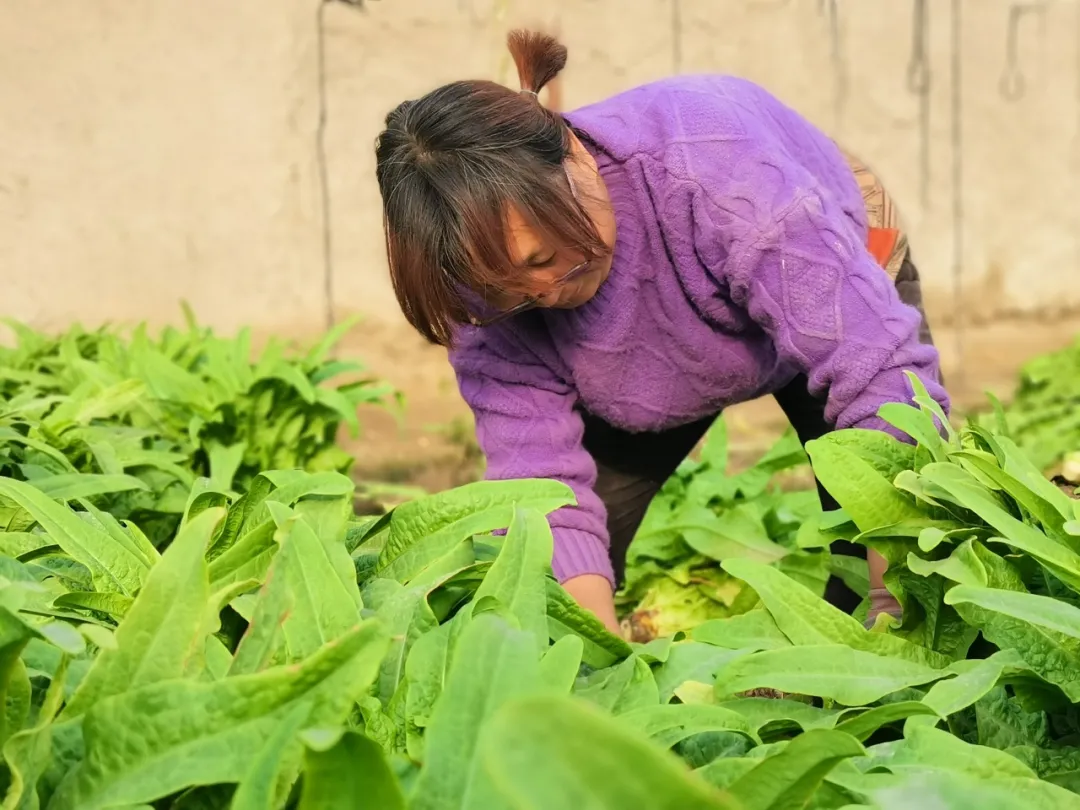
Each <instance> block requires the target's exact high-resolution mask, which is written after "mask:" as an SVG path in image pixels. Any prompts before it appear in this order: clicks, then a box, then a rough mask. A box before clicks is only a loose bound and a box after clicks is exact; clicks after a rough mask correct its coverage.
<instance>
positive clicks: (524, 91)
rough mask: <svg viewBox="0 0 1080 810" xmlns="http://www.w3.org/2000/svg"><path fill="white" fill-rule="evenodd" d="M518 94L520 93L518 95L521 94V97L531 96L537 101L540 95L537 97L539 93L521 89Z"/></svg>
mask: <svg viewBox="0 0 1080 810" xmlns="http://www.w3.org/2000/svg"><path fill="white" fill-rule="evenodd" d="M519 92H520V93H521V95H523V96H532V97H533V98H535V99H537V100H539V99H540V95H539V93H537V92H536V91H535V90H525V89H522V90H520V91H519Z"/></svg>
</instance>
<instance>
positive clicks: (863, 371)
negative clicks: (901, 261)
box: [450, 76, 949, 581]
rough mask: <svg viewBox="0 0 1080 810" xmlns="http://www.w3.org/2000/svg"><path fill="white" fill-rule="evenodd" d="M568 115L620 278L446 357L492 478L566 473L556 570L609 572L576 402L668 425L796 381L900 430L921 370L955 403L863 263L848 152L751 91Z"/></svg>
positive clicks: (697, 81) (682, 89) (705, 90)
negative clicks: (607, 224) (901, 413)
mask: <svg viewBox="0 0 1080 810" xmlns="http://www.w3.org/2000/svg"><path fill="white" fill-rule="evenodd" d="M567 118H568V119H569V120H570V122H571V123H572V124H573V125H574V126H575V127H577V128H578V129H580V130H582V131H583V132H585V133H587V135H588V136H589V137H590V139H592V140H593V141H594V142H595V143H594V144H587V146H588V147H589V148H590V151H591V152H592V153H593V154H594V157H595V158H596V160H597V165H598V166H599V168H600V172H601V175H602V176H603V178H604V181H605V183H606V185H607V188H608V191H609V193H610V195H611V199H612V204H613V206H614V208H615V217H616V224H617V229H618V236H617V240H616V245H615V255H614V261H613V265H612V271H611V275H610V276H609V278H608V280H607V281H606V282H605V283H604V285H603V286H602V287H601V289H600V292H599V293H598V294H597V296H596V297H595V298H594V299H593V300H592V301H590V302H589V303H587V304H586V305H584V306H582V307H579V308H578V309H574V310H536V311H533V312H530V313H526V314H524V315H522V316H520V317H518V318H516V319H512V320H511V321H508V322H505V323H503V324H500V325H498V326H496V327H489V328H485V329H477V328H474V327H462V328H461V329H460V331H459V333H458V335H457V343H456V345H455V348H454V349H453V350H452V351H451V353H450V359H451V362H452V363H453V366H454V368H455V371H456V373H457V376H458V381H459V385H460V388H461V393H462V395H463V396H464V398H465V400H466V402H468V403H469V405H470V407H471V408H472V409H473V412H474V414H475V416H476V423H477V436H478V441H479V443H480V446H481V448H482V450H483V451H484V453H485V455H486V457H487V465H488V466H487V477H488V478H495V479H506V478H525V477H539V478H554V479H558V480H560V481H564V482H566V483H567V484H568V485H569V486H570V487H572V488H573V490H574V492H575V494H576V495H577V499H578V503H577V505H576V506H574V507H567V508H565V509H561V510H559V511H558V512H556V513H554V514H553V515H551V525H552V529H553V531H554V534H555V558H554V560H553V567H554V571H555V574H556V576H557V577H558V578H559V579H560V580H561V581H564V580H566V579H569V578H571V577H573V576H577V575H580V574H602V575H604V576H606V577H608V578H609V579H611V578H612V568H611V562H610V559H609V557H608V551H607V549H608V537H607V531H606V515H605V512H604V506H603V504H602V503H601V501H600V499H599V498H598V497H597V496H596V495H595V493H594V492H593V486H594V485H595V482H596V465H595V463H594V462H593V460H592V458H591V457H590V456H589V454H588V453H587V452H586V451H585V450H584V449H583V447H582V443H581V442H582V433H583V427H582V421H581V418H580V416H579V414H578V409H579V408H585V409H587V410H588V411H589V412H591V413H594V414H596V415H597V416H599V417H601V418H603V419H606V420H607V421H609V422H611V423H612V424H615V425H617V426H619V427H622V428H624V429H627V430H632V431H658V430H663V429H666V428H671V427H675V426H676V425H679V424H683V423H686V422H689V421H692V420H695V419H700V418H702V417H705V416H709V415H711V414H716V413H718V412H720V411H721V410H723V409H724V408H725V407H726V406H728V405H731V404H734V403H738V402H745V401H748V400H751V399H754V398H756V397H758V396H761V395H764V394H769V393H772V392H775V391H777V390H778V389H779V388H781V387H782V386H783V385H785V384H786V383H788V382H790V380H791V379H792V378H793V377H794V376H795V375H796V374H798V373H800V372H801V373H804V374H806V375H807V377H808V379H809V381H810V388H811V390H812V391H813V392H814V393H816V394H819V395H821V396H825V397H827V408H826V416H827V418H828V419H829V420H830V421H831V422H833V423H835V424H836V425H837V426H838V427H840V428H846V427H864V428H874V429H886V426H885V425H884V423H883V422H881V421H880V420H879V419H878V418H877V416H876V413H877V410H878V408H879V407H880V406H881V405H882V404H883V403H885V402H892V401H906V400H907V399H908V398H909V396H910V390H909V386H908V384H907V381H906V379H905V378H904V374H903V372H904V371H905V370H910V371H913V372H915V373H916V374H917V375H918V376H919V377H920V379H921V380H922V381H923V383H924V384H925V385H926V387H927V388H928V389H929V391H930V393H931V395H932V396H933V397H934V398H935V399H936V400H937V401H938V402H940V403H941V404H942V406H943V407H945V408H948V404H949V403H948V398H947V396H946V394H945V392H944V390H942V388H941V387H940V386H939V385H937V383H936V382H935V380H936V379H937V368H938V355H937V352H936V350H935V349H934V348H933V347H930V346H925V345H922V344H920V343H919V340H918V328H919V315H918V313H917V312H916V311H915V310H914V309H912V308H910V307H907V306H905V305H904V304H903V303H901V301H900V299H899V297H898V296H897V293H896V290H895V288H894V286H893V284H892V282H891V280H890V279H889V277H888V276H887V275H886V274H885V273H884V271H883V270H882V269H881V268H880V267H879V266H878V265H877V264H876V262H875V261H874V259H873V257H872V256H871V255H870V254H869V252H868V251H867V250H866V247H865V243H866V212H865V209H864V208H863V202H862V196H861V193H860V190H859V187H858V185H857V183H856V181H855V178H854V177H853V175H852V173H851V171H850V169H849V167H848V165H847V163H846V161H845V160H844V157H843V155H842V154H841V153H840V151H839V150H838V149H837V148H836V146H835V145H834V144H833V143H832V141H830V140H829V139H828V138H827V137H825V136H824V135H823V134H822V133H821V132H819V131H818V130H817V129H815V128H814V127H813V126H812V125H811V124H809V123H808V122H807V121H806V120H804V119H803V118H802V117H801V116H799V115H798V114H797V113H795V112H794V111H793V110H791V109H790V108H788V107H786V106H785V105H783V104H781V103H780V102H779V101H778V100H777V99H775V98H774V97H772V96H771V95H769V94H768V93H767V92H765V91H764V90H763V89H761V88H760V87H757V86H756V85H754V84H751V83H750V82H747V81H744V80H741V79H736V78H732V77H725V76H684V77H678V78H673V79H668V80H665V81H661V82H656V83H653V84H649V85H645V86H643V87H639V88H637V89H634V90H630V91H628V92H626V93H623V94H621V95H618V96H615V97H613V98H610V99H607V100H605V101H602V102H600V103H598V104H595V105H592V106H589V107H586V108H583V109H581V110H578V111H576V112H574V113H572V114H569V115H568V116H567Z"/></svg>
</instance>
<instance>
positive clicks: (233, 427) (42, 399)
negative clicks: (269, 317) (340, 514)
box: [0, 313, 390, 547]
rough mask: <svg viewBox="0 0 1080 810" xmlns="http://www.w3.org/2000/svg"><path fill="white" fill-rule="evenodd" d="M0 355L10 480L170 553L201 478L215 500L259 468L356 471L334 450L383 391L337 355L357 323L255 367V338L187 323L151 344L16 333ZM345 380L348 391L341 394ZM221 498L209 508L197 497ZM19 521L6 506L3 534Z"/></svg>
mask: <svg viewBox="0 0 1080 810" xmlns="http://www.w3.org/2000/svg"><path fill="white" fill-rule="evenodd" d="M9 325H10V326H11V328H12V329H13V330H14V332H15V335H16V338H17V342H16V344H15V345H14V347H11V348H0V475H4V476H8V477H12V478H15V479H19V480H24V481H30V482H32V483H34V485H35V486H36V487H37V488H38V489H40V490H41V491H42V492H44V493H45V494H47V495H48V496H50V497H52V498H58V499H62V500H66V501H75V502H78V501H81V500H86V501H88V502H90V503H92V504H94V505H95V506H97V507H98V508H99V509H102V510H105V511H107V512H109V513H110V514H112V515H113V516H114V517H116V518H117V519H120V520H128V519H132V520H135V521H136V522H137V523H138V524H139V525H140V526H141V528H142V530H143V531H144V532H145V533H146V534H147V536H148V537H149V538H150V541H151V544H152V545H154V546H157V547H160V546H161V545H162V544H163V543H165V542H166V541H167V540H168V539H169V538H170V537H171V536H172V534H173V533H174V532H175V531H176V528H177V521H178V519H179V516H180V515H181V514H182V513H183V511H184V509H185V507H186V505H187V500H188V496H189V493H191V492H192V488H193V486H194V485H195V482H196V479H198V478H201V477H206V478H208V479H209V483H208V484H205V485H200V488H201V489H202V490H206V492H211V491H213V492H217V493H219V495H218V496H214V497H217V499H218V501H219V502H220V499H221V498H222V497H224V493H230V492H234V491H235V492H244V491H246V490H247V489H248V488H249V487H250V486H251V485H252V482H253V480H254V479H255V477H256V476H257V475H258V473H259V472H260V471H262V470H270V469H279V468H280V469H291V468H299V469H305V470H308V471H320V470H326V471H336V472H347V471H348V469H349V467H350V466H351V463H352V459H351V458H350V457H349V456H348V455H347V454H346V453H344V452H343V451H342V450H341V449H340V448H339V447H338V446H337V445H336V443H335V441H336V438H337V433H338V431H339V428H340V426H341V425H342V424H344V425H347V426H349V428H350V429H351V430H353V431H354V432H355V431H357V430H358V429H359V423H358V420H357V415H356V409H357V405H359V404H360V403H380V404H382V403H386V402H387V398H388V396H389V394H390V391H389V389H388V388H387V387H386V386H385V385H381V384H377V383H375V382H373V381H372V380H370V379H368V378H361V377H357V375H356V373H357V372H359V371H362V367H361V366H359V365H357V364H355V363H347V362H342V361H338V360H333V359H331V357H330V352H331V350H332V348H333V346H334V344H335V343H336V342H337V341H338V340H339V339H340V338H341V337H342V336H343V335H344V334H345V332H346V331H347V329H348V328H349V326H350V324H343V325H341V326H340V327H338V328H337V329H335V330H334V331H332V332H330V333H329V334H327V335H326V336H325V337H324V338H323V339H322V340H321V341H320V342H319V343H318V344H317V345H315V346H314V347H313V348H311V349H310V350H308V351H307V352H304V353H295V352H286V349H285V347H284V346H283V345H282V344H281V343H280V342H277V341H273V342H271V343H270V344H269V345H267V346H266V347H265V348H264V349H263V351H262V352H261V353H260V354H259V356H258V357H257V358H256V359H255V360H254V361H253V360H252V359H251V355H252V349H251V337H250V334H249V333H248V332H247V331H246V330H245V331H243V332H241V333H240V334H239V335H238V336H237V337H236V338H233V339H226V338H221V337H217V336H215V335H214V334H213V333H212V332H210V330H208V329H205V328H202V327H200V326H198V325H197V324H196V323H195V321H194V319H193V318H192V317H191V316H190V313H189V317H188V325H187V328H186V329H184V330H177V329H173V328H169V329H166V330H164V332H163V333H162V334H161V336H160V337H159V338H157V339H153V338H151V337H149V336H148V335H147V332H146V329H145V328H144V327H141V326H140V327H138V328H136V329H135V330H134V332H133V333H132V334H131V336H130V337H125V336H123V335H121V334H120V333H118V332H116V331H113V330H108V329H100V330H97V331H93V332H88V331H85V330H83V329H81V328H78V327H75V328H72V329H71V330H69V331H68V332H67V333H65V334H63V335H61V336H60V337H52V336H48V335H44V334H42V333H39V332H35V331H33V330H31V329H29V328H28V327H26V326H24V325H21V324H18V323H15V322H9ZM342 374H349V375H351V376H352V377H353V379H352V380H351V381H349V382H335V381H334V380H335V378H338V377H339V376H340V375H342ZM200 497H211V496H200ZM16 514H17V512H16V511H15V510H14V509H13V507H12V506H11V505H10V504H8V503H7V502H6V501H3V500H0V525H3V526H6V527H7V528H8V530H13V529H17V528H22V527H20V526H19V525H18V524H17V523H13V522H12V520H13V519H14V518H15V516H16Z"/></svg>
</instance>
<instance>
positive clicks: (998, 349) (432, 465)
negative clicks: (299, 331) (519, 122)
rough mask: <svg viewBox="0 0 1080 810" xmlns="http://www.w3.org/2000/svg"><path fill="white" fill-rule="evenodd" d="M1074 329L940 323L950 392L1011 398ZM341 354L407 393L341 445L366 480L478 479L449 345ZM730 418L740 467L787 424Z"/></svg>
mask: <svg viewBox="0 0 1080 810" xmlns="http://www.w3.org/2000/svg"><path fill="white" fill-rule="evenodd" d="M1076 335H1080V317H1077V318H1072V319H1068V320H1055V321H1053V322H1040V321H1037V320H1024V321H1002V322H996V323H993V324H989V325H980V326H969V327H968V328H967V329H966V330H965V333H964V335H963V341H962V347H961V345H960V343H961V342H960V341H959V340H958V335H957V332H956V330H955V329H952V328H949V327H947V326H935V327H934V338H935V341H936V342H937V344H938V346H939V348H940V350H941V355H942V365H943V369H944V372H945V377H946V381H947V383H948V386H949V392H950V394H951V395H952V397H953V400H954V403H955V407H956V410H958V411H961V412H962V411H964V410H968V409H977V408H982V407H984V406H985V405H986V397H985V392H987V391H991V392H993V393H994V394H995V395H997V396H1000V397H1002V398H1003V399H1006V400H1007V399H1008V397H1009V395H1010V394H1011V392H1012V390H1013V387H1014V385H1015V382H1016V379H1017V374H1018V372H1019V370H1020V367H1021V366H1022V365H1023V364H1024V363H1025V362H1026V361H1027V360H1028V359H1030V358H1031V357H1033V356H1035V355H1037V354H1042V353H1045V352H1048V351H1053V350H1056V349H1060V348H1063V347H1065V346H1067V345H1069V344H1070V343H1071V342H1072V341H1073V339H1074V337H1075V336H1076ZM961 348H962V354H963V362H962V363H961V360H960V355H961ZM339 354H340V355H341V356H342V357H349V358H353V357H356V358H360V359H361V360H363V361H364V362H365V363H367V365H368V366H369V368H370V369H371V371H372V372H373V373H375V374H376V375H378V376H379V377H381V378H383V379H385V380H387V381H388V382H390V383H391V384H393V385H394V386H396V387H397V388H398V390H399V391H401V392H402V394H403V395H404V412H403V414H402V415H400V416H399V417H395V416H393V415H391V414H389V413H387V412H386V411H383V410H380V409H376V408H371V409H365V411H364V412H362V413H361V414H360V417H361V422H362V424H363V426H364V431H363V434H362V435H361V436H360V437H359V438H357V439H352V438H349V437H344V436H343V438H342V443H343V445H344V446H345V448H346V449H347V450H349V451H350V452H352V453H353V454H354V455H355V456H356V458H357V464H356V468H355V474H356V477H357V479H358V480H362V481H384V482H389V483H394V484H406V485H412V486H419V487H422V488H424V489H427V490H428V491H438V490H441V489H446V488H448V487H452V486H457V485H460V484H462V483H466V482H468V481H471V480H474V479H475V478H476V477H477V474H478V470H479V469H480V467H479V464H480V456H479V453H478V451H477V448H476V444H475V441H474V438H473V427H472V417H471V415H470V413H469V410H468V408H467V407H466V406H465V404H464V402H462V400H461V398H460V396H459V395H458V391H457V385H456V383H455V381H454V377H453V374H452V373H451V370H450V367H449V364H448V363H447V360H446V353H445V351H444V350H442V349H439V348H437V347H432V346H428V345H426V344H424V343H423V342H422V341H421V340H420V339H419V338H418V337H416V336H415V335H412V334H410V333H406V332H404V330H402V329H400V328H390V327H385V328H380V327H377V326H375V325H374V324H367V325H364V326H361V327H360V328H358V329H356V330H354V332H353V333H352V335H351V336H349V337H348V338H347V339H346V340H345V341H344V342H343V343H342V344H341V345H340V347H339ZM728 417H729V429H730V436H731V452H732V462H733V465H735V466H736V467H737V466H739V465H740V464H744V463H746V462H748V461H749V460H751V459H753V458H755V457H757V456H758V455H760V454H761V453H762V452H763V451H764V450H765V449H766V448H767V447H768V445H769V444H770V443H771V442H772V441H773V440H774V439H775V438H776V437H777V436H778V435H779V433H780V432H781V431H782V430H783V428H784V426H785V421H784V417H783V414H782V413H781V411H780V410H779V408H778V407H777V406H776V404H775V403H774V402H773V401H772V400H771V399H763V400H758V401H755V402H750V403H746V404H743V405H740V406H738V407H734V408H731V409H730V410H729V411H728Z"/></svg>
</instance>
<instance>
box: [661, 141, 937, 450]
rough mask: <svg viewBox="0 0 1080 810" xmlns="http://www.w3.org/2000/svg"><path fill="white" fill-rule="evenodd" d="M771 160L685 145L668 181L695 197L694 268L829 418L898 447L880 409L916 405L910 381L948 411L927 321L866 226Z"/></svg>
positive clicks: (722, 144) (709, 145)
mask: <svg viewBox="0 0 1080 810" xmlns="http://www.w3.org/2000/svg"><path fill="white" fill-rule="evenodd" d="M776 151H778V150H770V151H769V152H768V153H765V152H764V150H762V149H761V148H759V147H757V146H756V145H751V144H748V143H747V142H745V141H742V142H736V143H735V144H733V143H732V142H730V141H702V142H697V143H692V144H687V145H684V147H683V149H682V150H681V151H680V153H679V156H680V158H681V160H680V161H679V163H683V161H685V163H683V165H682V167H677V168H676V172H675V174H674V175H673V180H674V183H675V188H676V189H681V194H686V195H688V197H689V199H690V206H689V209H690V212H691V213H690V216H691V217H692V219H693V222H692V225H691V229H692V232H693V234H694V236H693V241H694V244H693V249H694V251H695V252H696V254H697V257H698V259H699V260H700V261H701V262H702V263H703V264H704V266H705V268H706V271H707V272H709V273H710V274H712V275H713V276H714V278H715V279H716V281H717V283H718V284H719V285H720V286H721V287H722V288H724V289H725V290H726V293H727V295H728V296H729V297H730V299H731V300H732V302H733V303H735V304H736V305H738V306H740V307H742V308H744V309H745V310H746V311H747V313H748V314H749V315H750V317H751V318H752V319H753V320H754V321H755V322H756V323H757V324H759V325H760V326H761V327H762V328H763V329H764V330H765V331H766V333H767V334H769V335H770V337H771V338H772V340H773V341H774V343H775V345H776V347H777V351H778V353H779V355H780V357H781V359H783V360H784V361H786V362H789V363H790V364H792V365H793V366H794V367H796V368H798V369H799V370H800V371H802V372H803V373H805V374H806V375H807V378H808V380H809V388H810V391H811V392H812V393H814V394H815V395H818V396H821V395H824V396H826V397H827V399H826V410H825V416H826V418H827V419H828V420H829V421H830V422H831V423H833V424H835V425H836V426H837V428H849V427H860V428H873V429H878V430H886V431H888V432H890V433H892V434H893V435H896V436H898V437H899V436H900V435H901V434H899V432H898V431H895V430H894V429H893V428H891V427H890V426H888V425H887V424H886V423H885V422H884V421H883V420H881V419H880V418H879V417H878V416H877V411H878V409H879V408H880V407H881V405H883V404H884V403H886V402H908V401H910V398H911V387H910V384H909V382H908V380H907V379H906V377H905V376H904V372H905V371H912V372H914V374H915V375H916V376H917V377H918V378H919V379H920V380H921V381H922V382H923V384H924V385H925V386H926V387H927V389H928V391H929V393H930V395H931V396H932V397H933V398H934V399H935V400H937V401H938V402H939V403H940V404H941V405H942V407H943V408H945V409H946V411H948V407H949V399H948V396H947V394H946V393H945V390H944V389H943V388H942V387H941V385H940V384H939V383H938V362H939V359H938V353H937V350H936V349H935V348H934V347H932V346H928V345H925V344H922V343H920V342H919V325H920V315H919V313H918V311H917V310H915V309H914V308H912V307H909V306H907V305H906V304H904V303H903V302H902V301H901V300H900V298H899V295H898V294H897V292H896V287H895V286H894V284H893V282H892V279H891V278H890V277H889V276H888V275H887V274H886V273H885V272H884V270H883V269H882V268H881V267H880V266H879V265H878V264H877V262H876V261H875V260H874V258H873V256H872V255H871V254H870V253H869V251H868V250H867V249H866V247H865V233H864V228H863V227H862V226H860V225H858V224H857V223H855V222H853V221H852V219H851V218H850V217H848V216H847V215H846V214H845V213H844V211H843V210H842V208H841V207H840V205H839V204H838V203H837V202H836V201H835V200H834V199H833V197H832V196H831V195H830V194H829V192H828V191H827V190H825V189H824V188H822V187H821V186H820V184H818V183H817V182H816V181H815V179H814V178H813V177H811V176H810V174H809V173H808V172H806V171H805V170H804V169H803V168H802V167H801V165H800V164H799V163H798V162H796V161H795V160H792V159H790V158H787V157H786V156H785V155H783V154H782V153H780V154H777V153H776ZM690 167H693V168H694V172H693V173H692V174H689V175H688V176H687V175H684V177H686V179H681V180H680V179H678V169H679V168H690ZM721 172H722V173H726V174H727V176H726V177H724V178H723V179H720V178H719V177H717V173H721ZM710 173H711V174H710ZM711 181H715V186H716V187H720V188H723V189H724V193H723V194H722V195H720V194H715V193H714V190H713V187H712V186H711ZM675 193H677V194H679V193H680V192H678V191H675ZM684 210H685V209H684Z"/></svg>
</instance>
